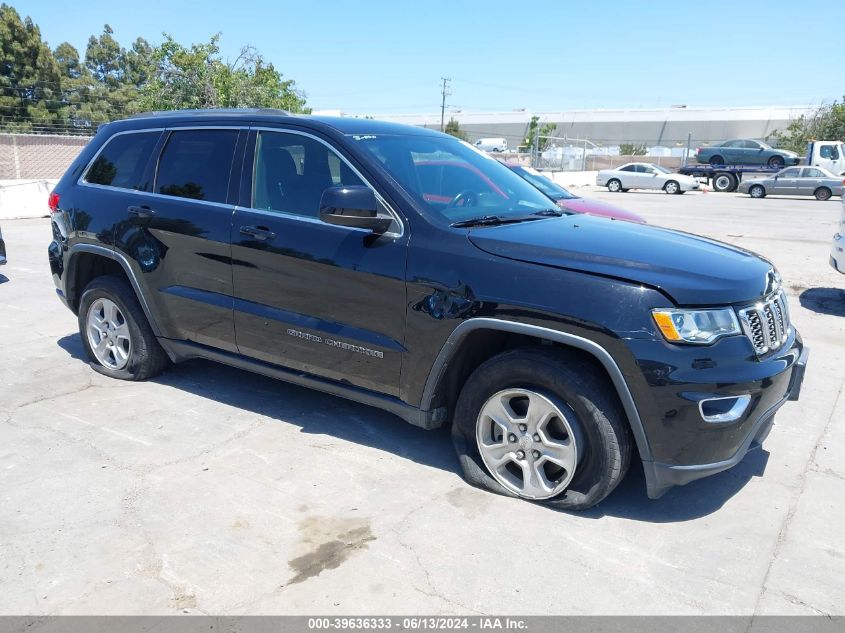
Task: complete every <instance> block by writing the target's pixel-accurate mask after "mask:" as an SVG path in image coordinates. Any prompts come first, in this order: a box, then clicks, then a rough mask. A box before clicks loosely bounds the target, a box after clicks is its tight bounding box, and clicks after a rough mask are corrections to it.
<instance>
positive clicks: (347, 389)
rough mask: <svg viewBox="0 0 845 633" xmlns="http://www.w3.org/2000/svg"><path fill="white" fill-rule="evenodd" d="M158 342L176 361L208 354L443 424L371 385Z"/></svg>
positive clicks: (424, 422)
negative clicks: (363, 387) (331, 378)
mask: <svg viewBox="0 0 845 633" xmlns="http://www.w3.org/2000/svg"><path fill="white" fill-rule="evenodd" d="M158 342H159V343H160V344H161V346H162V347H163V348H164V350H165V351H166V352H167V355H168V356H169V357H170V359H171V360H172V361H173V362H175V363H178V362H182V361H185V360H188V359H191V358H204V359H206V360H212V361H216V362H218V363H223V364H224V365H230V366H232V367H237V368H238V369H245V370H247V371H251V372H254V373H256V374H261V375H262V376H268V377H269V378H276V379H278V380H283V381H285V382H289V383H292V384H294V385H299V386H301V387H308V388H309V389H315V390H317V391H322V392H324V393H328V394H331V395H333V396H338V397H340V398H346V399H347V400H352V401H354V402H360V403H361V404H366V405H369V406H372V407H377V408H379V409H383V410H384V411H387V412H389V413H392V414H394V415H397V416H399V417H400V418H402V419H403V420H405V421H406V422H408V423H409V424H413V425H414V426H418V427H420V428H423V429H426V430H431V429H435V428H437V427H438V426H440V425H441V422H440V421H439V420H436V418H435V415H433V414H434V412H431V411H422V410H420V409H418V408H417V407H414V406H411V405H409V404H406V403H404V402H402V401H401V400H399V399H397V398H394V397H392V396H386V395H383V394H380V393H376V392H374V391H370V390H368V389H362V388H361V387H354V386H352V385H345V384H341V383H338V382H335V381H333V380H328V379H327V378H321V377H320V376H314V375H313V374H307V373H305V372H299V371H294V370H292V369H286V368H284V367H279V366H278V365H272V364H270V363H265V362H263V361H260V360H255V359H252V358H248V357H246V356H241V355H239V354H234V353H231V352H225V351H222V350H218V349H215V348H212V347H207V346H205V345H200V344H199V343H192V342H189V341H177V340H174V339H167V338H159V339H158Z"/></svg>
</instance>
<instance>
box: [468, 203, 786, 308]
mask: <svg viewBox="0 0 845 633" xmlns="http://www.w3.org/2000/svg"><path fill="white" fill-rule="evenodd" d="M468 237H469V240H470V242H472V243H473V244H474V245H475V246H476V247H478V248H480V249H481V250H483V251H485V252H487V253H491V254H493V255H498V256H500V257H507V258H509V259H515V260H519V261H524V262H531V263H534V264H541V265H544V266H554V267H556V268H565V269H568V270H578V271H584V272H587V273H594V274H599V275H606V276H610V277H616V278H620V279H625V280H627V281H631V282H634V283H641V284H645V285H648V286H651V287H653V288H657V289H659V290H662V291H663V292H665V293H666V294H667V295H669V296H670V297H671V298H672V299H673V300H674V301H675V302H676V303H677V304H678V305H688V306H693V305H720V304H728V303H743V302H750V301H754V300H756V299H758V298H759V297H761V296H762V295H763V294H765V291H766V285H767V282H768V279H767V274H768V272H769V271H771V270H772V265H771V264H770V263H768V262H767V261H765V260H763V259H761V258H760V257H758V256H757V255H754V254H753V253H750V252H748V251H745V250H742V249H739V248H735V247H733V246H729V245H727V244H722V243H721V242H716V241H714V240H710V239H707V238H704V237H699V236H696V235H691V234H688V233H681V232H678V231H671V230H669V229H661V228H658V227H654V226H649V225H647V224H633V223H632V222H615V221H613V220H609V219H605V218H596V217H591V216H587V215H578V216H563V217H561V218H549V219H547V220H535V221H532V222H522V223H519V224H504V225H501V226H492V227H478V228H473V229H470V230H469V236H468Z"/></svg>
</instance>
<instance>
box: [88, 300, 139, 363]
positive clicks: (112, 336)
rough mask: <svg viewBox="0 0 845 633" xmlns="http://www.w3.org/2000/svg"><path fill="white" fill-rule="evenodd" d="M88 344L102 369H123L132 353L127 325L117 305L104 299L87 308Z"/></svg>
mask: <svg viewBox="0 0 845 633" xmlns="http://www.w3.org/2000/svg"><path fill="white" fill-rule="evenodd" d="M86 325H87V328H86V329H87V333H88V344H89V345H90V347H91V352H92V353H93V354H94V357H95V358H96V359H97V360H98V361H99V362H100V364H101V365H103V366H104V367H108V368H109V369H123V368H124V367H126V364H127V363H128V362H129V356H130V354H131V353H132V339H131V338H130V336H129V325H128V324H127V323H126V317H125V316H123V312H121V310H120V308H119V307H118V305H117V304H116V303H115V302H114V301H112V300H111V299H106V298H105V297H103V298H100V299H97V300H96V301H94V302H93V303H92V304H91V306H90V307H89V308H88V315H87V317H86Z"/></svg>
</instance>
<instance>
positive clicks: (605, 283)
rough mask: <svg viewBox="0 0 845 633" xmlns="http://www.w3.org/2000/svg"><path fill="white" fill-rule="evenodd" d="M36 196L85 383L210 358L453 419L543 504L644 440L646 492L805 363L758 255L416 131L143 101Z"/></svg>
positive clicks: (494, 476) (615, 479)
mask: <svg viewBox="0 0 845 633" xmlns="http://www.w3.org/2000/svg"><path fill="white" fill-rule="evenodd" d="M451 162H454V164H456V165H461V166H464V167H465V168H463V169H449V170H439V171H438V170H432V169H428V168H426V169H420V165H425V166H430V165H432V164H446V163H451ZM49 204H50V209H51V212H52V214H51V217H52V226H53V236H54V241H53V242H52V243H51V244H50V246H49V260H50V266H51V268H52V272H53V276H54V279H55V283H56V286H57V292H58V295H59V297H60V298H61V299H62V301H64V302H65V304H66V305H67V306H68V307H69V308H70V309H71V310H72V311H73V312H74V313H76V314H77V315H78V318H79V331H80V334H81V337H82V341H83V343H84V346H85V348H86V351H87V353H88V355H89V357H90V359H91V364H92V367H94V368H95V369H96V370H97V371H99V372H101V373H103V374H106V375H108V376H113V377H115V378H120V379H125V380H143V379H146V378H150V377H151V376H155V375H156V374H158V373H159V372H161V371H163V370H164V369H165V368H166V367H167V366H168V364H169V363H171V362H178V361H181V360H185V359H188V358H196V357H201V358H206V359H212V360H216V361H220V362H223V363H228V364H230V365H234V366H235V367H240V368H244V369H248V370H251V371H255V372H258V373H261V374H265V375H268V376H274V377H277V378H280V379H283V380H287V381H290V382H293V383H297V384H300V385H306V386H308V387H312V388H315V389H320V390H323V391H326V392H329V393H332V394H336V395H338V396H342V397H345V398H349V399H352V400H356V401H359V402H363V403H367V404H370V405H374V406H377V407H381V408H383V409H386V410H388V411H391V412H393V413H395V414H396V415H398V416H399V417H401V418H404V419H405V420H407V421H408V422H410V423H412V424H415V425H418V426H421V427H424V428H427V429H430V428H434V427H438V426H441V425H443V424H450V425H451V429H452V437H453V440H454V445H455V448H456V450H457V454H458V457H459V460H460V463H461V466H462V469H463V472H464V474H465V476H466V478H467V479H468V480H469V481H470V482H471V483H473V484H476V485H480V486H483V487H486V488H488V489H490V490H493V491H496V492H499V493H502V494H508V495H512V496H517V497H522V498H525V499H531V500H538V501H543V502H545V503H549V504H553V505H555V506H558V507H563V508H570V509H580V508H586V507H589V506H592V505H594V504H596V503H598V502H599V501H600V500H602V499H603V498H604V497H605V496H607V495H608V494H609V493H610V492H611V491H612V490H613V489H614V487H615V486H616V485H617V484H618V483H619V481H620V480H621V479H622V477H623V476H624V475H625V472H626V470H627V468H628V466H629V462H630V460H631V459H632V455H633V454H634V452H635V451H636V455H637V456H638V458H639V459H640V460H641V461H642V463H643V466H644V469H645V476H646V484H647V491H648V494H649V496H651V497H653V498H656V497H659V496H660V495H661V494H663V493H664V492H665V491H666V490H667V489H669V488H670V487H671V486H673V485H678V484H685V483H687V482H689V481H692V480H694V479H698V478H700V477H703V476H706V475H709V474H712V473H715V472H719V471H722V470H725V469H727V468H729V467H731V466H732V465H734V464H736V463H737V462H739V461H740V460H741V459H742V458H743V456H744V455H745V454H746V452H747V451H748V450H749V449H750V448H752V447H754V446H756V445H757V444H759V443H760V442H761V441H762V440H763V438H764V437H765V436H766V434H767V433H768V431H769V429H770V427H771V425H772V422H773V418H774V414H775V412H776V411H777V409H778V408H779V407H780V406H781V405H782V404H784V402H785V401H786V400H788V399H797V397H798V392H799V390H800V386H801V380H802V377H803V373H804V367H805V365H806V359H807V349H806V348H805V347H804V346H803V344H802V341H801V337H800V336H799V335H798V332H796V330H795V328H794V327H793V326H792V325H791V323H790V318H789V310H788V308H787V301H786V296H785V294H784V292H783V290H782V289H781V282H780V278H779V276H778V274H777V272H776V271H775V269H774V268H773V266H772V264H771V263H769V262H768V261H766V260H764V259H762V258H761V257H759V256H757V255H754V254H752V253H749V252H747V251H744V250H741V249H738V248H735V247H732V246H728V245H725V244H720V243H718V242H715V241H713V240H709V239H706V238H703V237H697V236H694V235H688V234H684V233H679V232H676V231H670V230H666V229H661V228H658V227H654V226H648V225H639V224H633V223H630V222H619V221H614V220H612V219H607V218H597V217H589V216H585V215H575V214H570V213H566V212H565V211H562V210H561V209H559V208H558V207H557V206H556V205H555V204H554V203H553V201H552V200H551V199H549V198H547V197H545V196H544V195H543V194H542V193H541V192H540V191H538V190H537V189H535V188H534V187H532V186H531V185H530V184H529V183H527V182H525V181H524V180H523V179H522V178H520V177H519V176H518V175H516V174H514V173H513V172H511V171H510V170H509V169H508V168H507V167H505V166H504V165H501V164H500V163H498V162H497V161H495V160H493V159H491V158H489V157H488V156H487V155H485V154H484V153H482V152H480V151H478V150H476V149H474V148H473V147H471V146H470V145H468V144H466V143H464V142H462V141H459V140H457V139H455V138H452V137H450V136H447V135H444V134H440V133H437V132H433V131H430V130H426V129H421V128H415V127H408V126H402V125H395V124H391V123H382V122H377V121H372V120H361V119H348V118H329V117H312V116H295V115H289V114H287V113H284V112H281V111H267V110H232V111H225V110H207V111H183V112H166V113H153V114H147V115H140V116H135V117H132V118H130V119H127V120H124V121H118V122H114V123H110V124H108V125H105V126H104V127H102V128H101V129H100V130H99V131H98V133H97V135H96V136H95V137H94V139H93V140H92V141H91V143H90V144H89V145H88V146H87V147H86V148H85V150H84V151H83V152H82V153H81V155H80V156H79V157H78V159H77V160H76V161H75V162H74V163H73V165H72V166H71V167H70V169H69V170H68V172H67V173H66V174H65V176H64V177H63V178H62V179H61V181H60V182H59V184H58V185H57V186H56V188H55V190H54V192H53V194H52V195H51V196H50V200H49Z"/></svg>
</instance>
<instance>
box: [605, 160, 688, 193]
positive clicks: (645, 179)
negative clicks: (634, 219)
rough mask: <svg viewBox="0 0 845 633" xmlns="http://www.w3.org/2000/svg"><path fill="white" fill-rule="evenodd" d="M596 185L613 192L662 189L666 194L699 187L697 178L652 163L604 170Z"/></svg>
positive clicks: (632, 164) (627, 164)
mask: <svg viewBox="0 0 845 633" xmlns="http://www.w3.org/2000/svg"><path fill="white" fill-rule="evenodd" d="M596 184H597V185H598V186H599V187H607V189H608V190H609V191H613V192H617V191H628V189H662V190H663V191H665V192H666V193H685V192H687V191H694V190H696V189H698V187H699V182H698V180H696V179H695V178H691V177H690V176H684V175H683V174H676V173H674V172H673V171H671V170H669V169H666V168H665V167H661V166H660V165H652V164H651V163H626V164H625V165H622V166H620V167H617V168H616V169H602V170H601V171H600V172H599V173H598V175H597V176H596Z"/></svg>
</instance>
